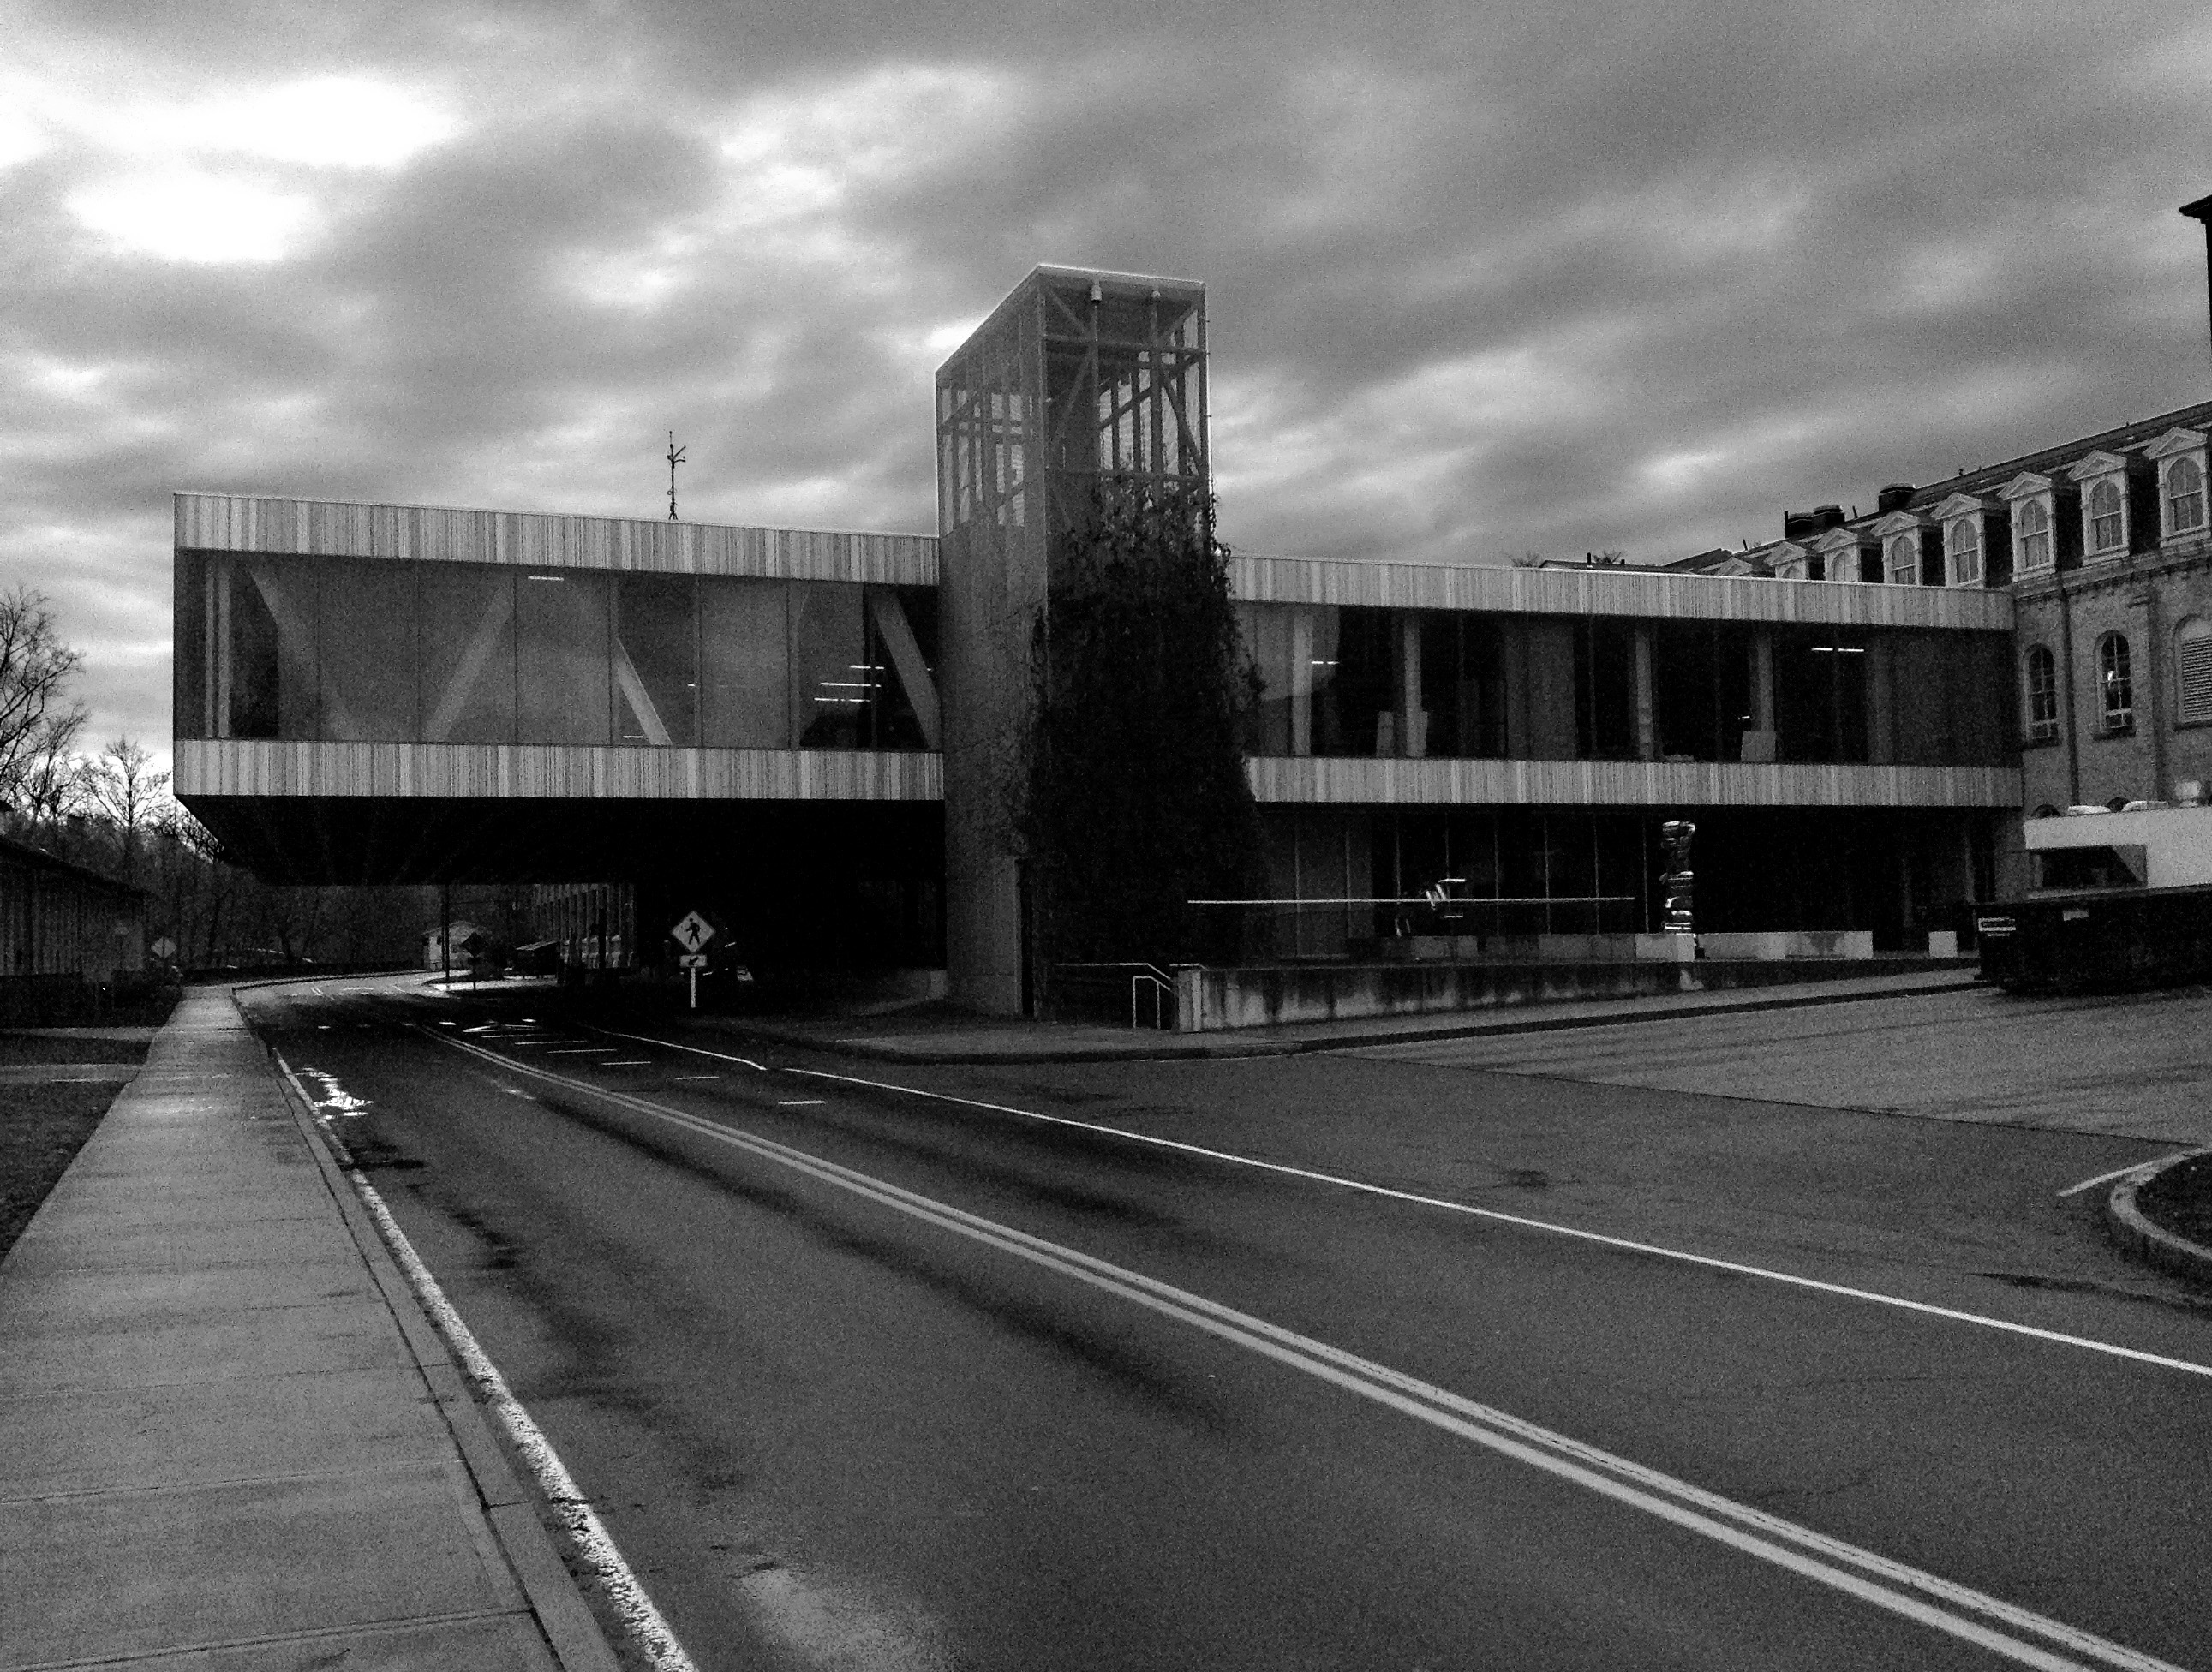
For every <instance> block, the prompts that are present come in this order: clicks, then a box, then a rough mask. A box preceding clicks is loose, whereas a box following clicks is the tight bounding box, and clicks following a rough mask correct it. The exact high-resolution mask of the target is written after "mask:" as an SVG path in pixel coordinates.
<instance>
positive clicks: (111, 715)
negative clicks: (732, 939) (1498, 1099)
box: [0, 0, 2212, 754]
mask: <svg viewBox="0 0 2212 1672" xmlns="http://www.w3.org/2000/svg"><path fill="white" fill-rule="evenodd" d="M0 21H4V28H0V34H4V38H5V40H6V41H7V49H6V52H5V54H4V58H0V226H4V228H6V234H5V237H4V239H0V259H4V261H5V262H6V264H7V265H6V283H5V286H4V290H0V355H4V356H5V380H4V388H0V399H4V401H5V416H4V421H0V450H4V459H5V477H4V488H0V583H11V582H13V581H18V580H21V581H28V582H29V583H31V584H32V585H33V586H35V587H39V588H40V589H42V590H44V591H45V592H46V593H48V594H49V595H50V596H51V597H52V599H53V600H54V601H55V603H56V604H57V605H58V608H59V610H60V612H61V615H62V617H63V623H64V630H65V632H66V634H67V635H68V636H69V637H70V639H71V641H73V642H75V643H76V645H77V646H78V647H79V648H82V650H83V651H84V652H85V654H86V659H87V662H86V673H85V678H84V682H83V687H82V693H83V695H84V696H85V697H86V698H87V699H88V702H90V704H91V706H92V708H93V709H94V726H95V727H96V730H97V734H98V736H99V737H100V738H101V739H105V738H106V737H108V736H112V735H113V734H114V733H116V732H117V731H118V730H128V731H130V732H131V733H136V734H138V735H140V736H142V737H143V738H145V739H147V740H148V741H149V742H153V743H155V744H157V745H159V746H160V747H161V750H162V751H163V752H164V753H165V754H166V752H167V739H168V733H169V700H168V666H169V618H170V608H171V606H170V595H169V568H170V514H169V499H168V496H169V493H170V490H171V489H176V488H211V489H237V490H257V491H268V492H276V493H283V494H296V495H301V496H324V497H354V498H362V499H370V500H386V501H402V502H422V503H434V504H437V503H442V504H462V505H489V506H498V507H502V508H525V509H544V510H564V511H588V512H602V513H612V514H628V515H635V516H654V515H659V514H664V513H665V501H664V500H663V498H662V496H663V494H664V492H665V484H666V469H665V465H663V463H662V462H661V454H662V452H663V450H664V449H665V447H666V445H667V432H668V431H669V430H670V429H674V430H675V431H676V432H677V435H678V440H679V441H681V442H683V443H684V445H685V446H686V447H688V449H689V458H690V463H689V464H688V465H686V466H685V467H684V476H683V478H682V486H681V503H682V509H683V511H684V514H685V515H686V516H687V517H689V518H693V519H696V520H721V521H733V522H754V523H767V524H770V525H781V526H816V527H830V528H855V529H883V530H905V531H917V532H928V531H930V530H932V529H933V527H934V521H935V518H934V488H933V481H932V475H931V462H930V452H931V449H930V386H931V382H930V380H931V374H932V373H933V370H934V368H936V366H937V365H938V364H939V362H941V361H942V360H943V359H944V358H945V356H946V355H947V354H948V353H949V351H950V350H951V349H952V348H953V347H954V346H956V345H957V344H958V343H959V342H960V341H961V339H962V338H963V337H965V336H966V334H967V333H968V331H969V330H970V329H971V328H972V327H973V325H975V324H976V323H977V322H978V321H979V320H980V319H981V318H982V316H983V315H984V314H985V313H987V312H988V311H989V309H990V307H992V305H993V304H994V302H995V301H997V300H998V299H999V297H1000V295H1003V294H1004V293H1005V292H1006V290H1007V289H1010V288H1011V287H1012V285H1013V284H1014V283H1016V282H1017V281H1018V280H1019V279H1020V277H1022V276H1023V274H1024V273H1025V272H1027V271H1028V270H1029V269H1030V267H1032V266H1033V265H1035V264H1037V263H1038V262H1041V261H1049V262H1059V263H1066V264H1085V265H1098V266H1105V267H1112V268H1117V269H1125V270H1130V271H1143V272H1159V273H1169V274H1175V275H1178V276H1183V277H1192V278H1197V279H1202V280H1204V281H1205V282H1206V285H1207V287H1208V296H1209V313H1210V332H1211V346H1212V351H1213V363H1212V411H1213V432H1212V433H1213V443H1214V469H1215V485H1216V488H1217V489H1218V494H1219V497H1220V504H1221V526H1222V532H1223V535H1224V537H1225V538H1226V539H1228V540H1229V541H1230V543H1231V544H1232V545H1234V546H1236V547H1237V548H1239V549H1241V550H1249V551H1253V552H1270V553H1282V554H1306V555H1314V556H1371V557H1384V558H1387V557H1407V556H1411V557H1422V558H1441V559H1448V560H1451V561H1455V562H1498V561H1501V560H1503V559H1504V558H1506V557H1509V556H1513V555H1516V554H1519V553H1522V552H1524V551H1528V550H1538V551H1542V552H1545V553H1547V554H1549V555H1552V556H1580V555H1581V554H1582V553H1583V552H1584V551H1585V550H1601V549H1604V548H1607V547H1615V548H1620V549H1621V550H1626V552H1627V553H1628V554H1629V555H1630V556H1631V557H1632V559H1635V560H1638V561H1647V562H1657V561H1663V560H1665V559H1668V558H1670V557H1674V556H1682V555H1685V554H1686V553H1689V552H1692V551H1695V550H1700V549H1704V548H1706V547H1710V546H1714V545H1722V544H1725V545H1730V546H1733V545H1735V544H1738V543H1739V541H1740V540H1741V539H1743V538H1751V539H1752V540H1753V541H1754V542H1757V541H1759V540H1760V539H1765V538H1772V537H1773V536H1775V535H1777V534H1778V533H1779V532H1780V526H1781V518H1782V513H1783V510H1784V508H1785V507H1798V506H1807V507H1809V506H1810V505H1812V504H1814V503H1815V502H1839V503H1842V504H1844V505H1845V506H1847V507H1849V506H1851V505H1857V506H1858V507H1860V508H1869V507H1871V505H1872V503H1873V500H1874V496H1875V489H1876V488H1877V487H1878V486H1879V485H1880V484H1881V483H1883V482H1887V481H1895V480H1902V481H1910V482H1915V483H1927V482H1930V481H1933V480H1936V479H1937V478H1938V477H1943V476H1948V475H1949V474H1951V473H1953V472H1954V471H1958V470H1960V469H1963V468H1972V467H1976V466H1979V465H1984V464H1989V463H1993V462H1996V460H1998V459H2003V458H2005V457H2008V456H2010V455H2012V454H2014V453H2021V452H2026V451H2028V450H2031V449H2033V448H2035V447H2042V446H2046V445H2050V444H2053V443H2056V442H2058V441H2064V440H2066V439H2068V438H2069V437H2070V436H2074V435H2082V434H2087V433H2088V432H2090V431H2093V430H2096V429H2101V428H2106V427H2108V426H2111V425H2113V424H2117V423H2124V422H2127V421H2130V420H2132V419H2136V418H2140V417H2142V416H2148V415H2150V414H2152V413H2154V412H2158V411H2161V410H2166V409H2168V408H2171V407H2175V406H2180V405H2183V404H2187V403H2189V402H2191V401H2195V400H2199V399H2203V398H2207V397H2208V396H2212V350H2208V347H2207V327H2206V314H2207V307H2206V292H2205V277H2204V249H2203V238H2202V235H2201V234H2200V232H2199V230H2198V228H2197V227H2196V226H2195V225H2194V224H2192V223H2191V222H2187V221H2185V220H2183V219H2182V218H2181V217H2180V216H2177V215H2176V214H2175V213H2174V210H2175V208H2176V206H2177V205H2179V204H2182V203H2184V202H2187V201H2189V200H2191V199H2193V198H2197V197H2200V196H2203V195H2205V194H2206V193H2208V192H2212V144H2208V143H2207V140H2208V112H2212V101H2208V99H2207V92H2208V88H2212V9H2208V8H2207V7H2205V6H2204V5H2203V3H2202V0H2191V3H2172V4H2167V3H2134V0H2118V3H2108V4H2105V5H2100V6H2097V7H2090V8H2084V7H2081V6H2078V5H2069V6H2064V7H2061V6H2056V5H2053V6H2049V7H2040V6H2036V5H2031V4H2021V3H2005V4H1996V5H1989V6H1982V7H1978V6H1973V5H1969V4H1959V3H1954V4H1949V5H1941V6H1937V5H1927V4H1914V5H1910V6H1907V5H1897V6H1885V5H1870V4H1854V3H1850V0H1835V3H1828V4H1824V5H1821V6H1819V7H1812V6H1803V5H1789V4H1779V3H1771V4H1753V3H1730V0H1685V3H1677V4H1673V5H1661V4H1655V3H1651V0H1643V3H1625V4H1619V5H1599V4H1588V3H1575V0H1568V3H1562V4H1558V5H1552V6H1541V5H1536V6H1531V5H1528V4H1515V5H1510V6H1507V5H1498V4H1491V3H1486V0H1452V3H1443V4H1424V3H1418V0H1414V3H1402V0H1401V3H1383V4H1378V5H1376V6H1373V7H1364V6H1358V5H1352V4H1337V5H1326V6H1324V5H1316V4H1303V5H1301V4H1291V5H1284V6H1273V7H1270V6H1260V5H1249V4H1242V5H1240V4H1230V5H1219V6H1212V7H1187V6H1182V5H1168V4H1152V5H1125V4H1113V3H1019V4H1012V5H992V4H986V3H951V4H948V3H944V0H906V3H900V4H894V5H884V6H874V5H867V4H859V3H841V0H811V3H799V0H771V3H769V4H751V5H738V4H710V3H702V0H649V3H646V0H641V3H636V4H630V3H618V0H601V3H596V4H556V3H546V4H524V3H489V4H470V3H467V0H385V3H379V4H376V5H374V6H368V5H357V4H354V3H350V0H317V3H307V0H293V3H288V4H267V5H256V4H250V3H225V0H192V3H190V4H178V3H171V0H146V3H119V0H56V3H38V0H0Z"/></svg>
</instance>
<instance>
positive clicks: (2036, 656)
mask: <svg viewBox="0 0 2212 1672" xmlns="http://www.w3.org/2000/svg"><path fill="white" fill-rule="evenodd" d="M2026 684H2027V736H2028V738H2029V739H2030V740H2031V741H2033V742H2038V743H2040V742H2044V741H2045V740H2047V739H2051V738H2055V737H2057V735H2058V666H2057V662H2056V661H2055V660H2053V659H2052V657H2051V651H2050V649H2049V648H2048V647H2046V646H2044V645H2031V646H2030V647H2029V648H2028V652H2027V680H2026Z"/></svg>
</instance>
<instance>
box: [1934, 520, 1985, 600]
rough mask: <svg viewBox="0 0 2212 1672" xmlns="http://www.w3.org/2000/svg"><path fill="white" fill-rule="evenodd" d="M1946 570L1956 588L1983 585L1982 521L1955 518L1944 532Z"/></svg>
mask: <svg viewBox="0 0 2212 1672" xmlns="http://www.w3.org/2000/svg"><path fill="white" fill-rule="evenodd" d="M1943 556H1944V568H1945V570H1946V573H1947V574H1948V577H1949V580H1950V582H1951V584H1952V585H1953V586H1954V587H1978V586H1979V585H1981V583H1982V520H1981V519H1980V518H1979V517H1954V518H1953V519H1952V520H1951V525H1950V526H1949V527H1948V528H1946V529H1945V530H1944V531H1943Z"/></svg>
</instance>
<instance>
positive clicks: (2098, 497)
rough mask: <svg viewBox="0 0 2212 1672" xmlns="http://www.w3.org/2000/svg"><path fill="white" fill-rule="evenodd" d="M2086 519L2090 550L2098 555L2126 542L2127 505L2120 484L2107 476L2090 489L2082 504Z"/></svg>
mask: <svg viewBox="0 0 2212 1672" xmlns="http://www.w3.org/2000/svg"><path fill="white" fill-rule="evenodd" d="M2084 509H2085V510H2086V512H2087V516H2088V519H2089V527H2088V536H2089V550H2091V551H2092V552H2093V553H2096V554H2097V555H2098V556H2103V555H2104V554H2105V553H2106V552H2110V551H2119V550H2124V549H2125V548H2126V545H2127V543H2128V524H2127V503H2126V501H2125V500H2124V498H2123V497H2122V496H2121V494H2120V484H2119V483H2117V482H2115V481H2113V480H2112V477H2109V476H2108V477H2106V478H2105V479H2104V480H2103V481H2102V482H2100V483H2098V484H2097V485H2096V486H2095V487H2093V488H2092V489H2089V497H2088V498H2087V501H2085V502H2084Z"/></svg>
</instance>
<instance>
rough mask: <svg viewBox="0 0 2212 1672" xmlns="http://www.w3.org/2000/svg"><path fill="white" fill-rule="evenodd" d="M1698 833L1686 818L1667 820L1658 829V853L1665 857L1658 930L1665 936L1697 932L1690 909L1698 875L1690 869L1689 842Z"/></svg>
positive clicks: (1692, 912)
mask: <svg viewBox="0 0 2212 1672" xmlns="http://www.w3.org/2000/svg"><path fill="white" fill-rule="evenodd" d="M1697 833H1698V827H1697V826H1696V825H1694V824H1691V823H1690V822H1689V821H1688V820H1687V819H1686V818H1670V819H1668V821H1667V822H1666V823H1665V824H1662V825H1661V826H1660V827H1659V847H1660V851H1661V852H1662V853H1664V854H1666V856H1667V869H1666V871H1665V872H1662V874H1661V876H1660V879H1659V887H1660V890H1661V891H1662V895H1663V897H1664V901H1665V903H1664V904H1663V905H1662V907H1661V909H1660V913H1659V927H1660V929H1661V930H1662V932H1663V933H1668V934H1695V933H1697V932H1698V925H1697V919H1696V915H1695V911H1694V905H1693V896H1694V895H1695V893H1696V890H1697V875H1696V873H1695V872H1692V870H1691V869H1690V838H1691V837H1692V836H1696V835H1697Z"/></svg>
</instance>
